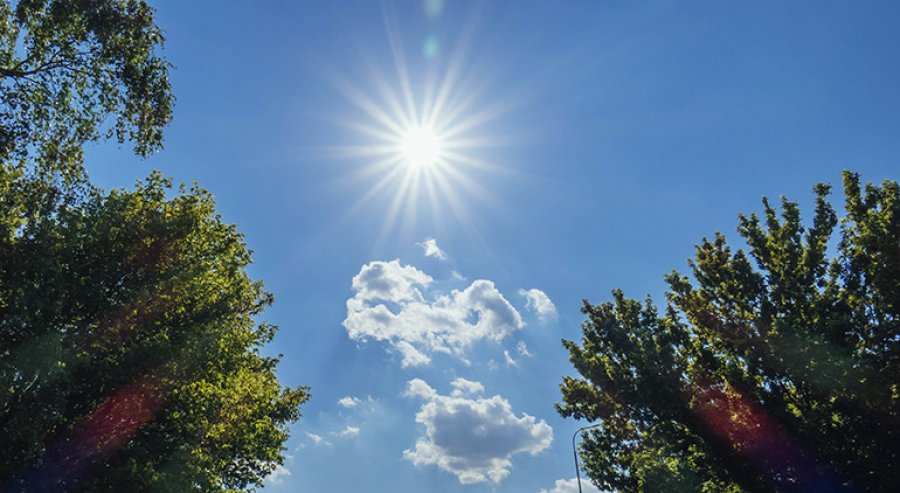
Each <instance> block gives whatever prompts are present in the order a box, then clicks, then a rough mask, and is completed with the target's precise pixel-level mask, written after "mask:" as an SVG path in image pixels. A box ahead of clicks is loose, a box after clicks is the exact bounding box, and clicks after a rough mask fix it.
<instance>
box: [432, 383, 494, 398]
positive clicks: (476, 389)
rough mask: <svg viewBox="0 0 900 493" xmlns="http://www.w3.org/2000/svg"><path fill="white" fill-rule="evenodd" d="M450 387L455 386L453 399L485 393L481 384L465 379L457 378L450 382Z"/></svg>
mask: <svg viewBox="0 0 900 493" xmlns="http://www.w3.org/2000/svg"><path fill="white" fill-rule="evenodd" d="M426 385H427V384H426ZM450 385H452V386H453V392H451V393H450V395H452V396H453V397H459V396H461V395H465V394H483V393H484V385H481V382H473V381H471V380H466V379H465V378H457V379H456V380H454V381H452V382H450Z"/></svg>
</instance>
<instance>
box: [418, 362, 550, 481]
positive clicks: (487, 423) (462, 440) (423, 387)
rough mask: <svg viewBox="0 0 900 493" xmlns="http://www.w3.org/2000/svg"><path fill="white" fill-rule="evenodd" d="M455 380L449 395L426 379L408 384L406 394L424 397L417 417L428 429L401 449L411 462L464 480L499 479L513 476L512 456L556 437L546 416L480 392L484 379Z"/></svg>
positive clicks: (542, 446)
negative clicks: (522, 410)
mask: <svg viewBox="0 0 900 493" xmlns="http://www.w3.org/2000/svg"><path fill="white" fill-rule="evenodd" d="M452 385H453V387H454V391H453V392H451V394H450V395H440V394H438V392H437V391H436V390H435V389H433V388H432V387H431V386H430V385H428V383H427V382H425V381H424V380H422V379H418V378H417V379H413V380H410V381H409V382H408V384H407V391H406V393H405V395H407V396H412V397H419V398H421V399H422V400H423V401H424V402H423V404H422V407H421V408H420V409H419V412H418V413H416V422H418V423H420V424H422V425H424V426H425V434H424V436H422V437H420V438H419V439H418V440H417V441H416V445H415V447H414V448H412V449H407V450H405V451H404V452H403V457H404V458H405V459H406V460H409V461H410V462H412V463H413V464H415V465H435V466H437V467H439V468H440V469H442V470H444V471H447V472H449V473H451V474H453V475H455V476H456V477H457V479H458V480H459V482H460V483H462V484H472V483H482V482H488V481H490V482H493V483H495V484H497V483H499V482H500V481H502V480H503V478H505V477H506V476H508V475H509V472H510V469H511V468H512V458H513V456H514V455H516V454H522V453H528V454H531V455H536V454H538V453H540V452H541V451H543V450H545V449H546V448H547V447H549V446H550V443H551V442H552V441H553V429H552V428H551V427H550V425H548V424H547V423H546V421H544V420H540V421H538V420H537V419H535V418H534V417H533V416H529V415H527V414H522V415H521V416H516V415H515V413H513V411H512V408H511V406H510V405H509V401H507V400H506V399H504V398H503V397H501V396H499V395H495V396H493V397H484V396H483V395H481V394H482V393H483V392H484V386H483V385H481V383H479V382H473V381H470V380H465V379H462V378H458V379H456V380H454V381H453V384H452Z"/></svg>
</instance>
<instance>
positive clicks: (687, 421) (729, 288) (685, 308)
mask: <svg viewBox="0 0 900 493" xmlns="http://www.w3.org/2000/svg"><path fill="white" fill-rule="evenodd" d="M843 182H844V195H845V199H846V205H845V209H846V217H845V218H844V219H843V220H842V221H841V222H840V227H839V228H837V231H836V226H838V220H837V214H836V212H835V210H834V209H833V207H832V206H831V205H830V204H829V202H828V197H827V196H828V194H829V187H828V186H827V185H822V184H820V185H818V186H816V187H815V193H816V197H817V200H816V208H815V213H814V217H813V220H812V224H811V226H804V224H803V222H802V221H801V217H800V211H799V208H798V206H797V204H796V203H794V202H790V201H788V200H786V199H783V200H782V204H781V211H780V214H779V211H777V210H776V209H775V208H774V207H772V206H771V205H770V203H769V202H768V201H767V200H766V199H763V204H764V213H763V217H762V218H760V217H757V216H756V215H755V214H754V215H751V216H749V217H746V216H743V215H741V216H740V226H739V228H738V232H739V233H740V235H741V236H742V237H743V239H744V240H745V241H746V246H747V250H748V252H749V255H748V254H747V253H745V252H744V251H743V250H737V251H736V252H733V251H732V250H731V248H730V247H729V246H728V244H727V243H726V241H725V238H724V237H723V236H722V235H720V234H718V233H717V234H716V235H715V237H714V238H713V239H712V240H711V241H708V240H706V239H704V240H703V241H702V242H701V243H700V244H699V245H698V246H697V247H696V255H695V256H694V258H693V259H692V260H691V261H689V264H690V268H691V271H692V275H691V276H690V277H688V276H685V275H681V274H679V273H677V272H673V273H671V274H669V275H668V276H667V277H666V281H667V283H668V285H669V290H668V292H667V304H666V309H665V310H664V313H662V314H661V313H660V311H659V310H658V309H657V308H656V307H655V306H654V304H653V302H652V301H651V300H650V299H649V298H648V299H647V300H646V301H644V302H640V301H637V300H633V299H628V298H626V297H625V296H624V295H623V294H622V292H621V291H615V292H614V293H613V300H612V301H611V302H606V303H602V304H599V305H592V304H589V303H588V302H585V304H584V308H583V312H584V313H585V314H586V315H587V320H586V321H585V322H584V324H583V326H582V329H583V337H582V340H581V343H580V344H578V343H576V342H573V341H563V344H564V345H565V347H566V348H567V349H568V351H569V357H570V360H571V362H572V364H573V365H574V367H575V369H576V370H577V371H578V373H580V375H581V376H580V377H578V378H576V377H566V378H564V380H563V383H562V385H561V390H562V394H563V401H562V402H561V403H560V404H557V409H558V411H559V413H560V414H561V415H562V416H564V417H574V418H576V419H586V420H589V421H597V422H599V423H601V425H600V426H599V427H598V428H596V429H594V430H593V431H592V432H590V433H589V434H586V436H585V440H584V442H583V444H582V446H581V452H582V454H583V458H584V464H585V471H586V472H587V474H588V475H589V476H590V478H591V479H592V480H593V481H594V483H595V484H597V485H598V486H599V487H601V488H608V489H613V490H620V491H732V492H738V491H820V492H826V491H895V490H896V485H897V484H900V467H897V464H898V461H900V414H898V413H900V406H898V403H900V388H898V385H900V364H898V363H900V191H898V186H897V183H896V182H894V181H885V182H884V183H882V185H881V186H875V185H871V184H870V185H867V186H866V187H865V190H862V189H861V187H860V182H859V178H858V176H857V175H855V174H852V173H847V172H845V173H844V175H843ZM779 215H780V217H779ZM830 251H831V252H833V254H832V255H829V252H830Z"/></svg>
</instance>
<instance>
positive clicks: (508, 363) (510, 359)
mask: <svg viewBox="0 0 900 493" xmlns="http://www.w3.org/2000/svg"><path fill="white" fill-rule="evenodd" d="M503 359H505V360H506V366H519V362H518V361H516V360H514V359H513V357H512V356H510V355H509V351H506V350H504V351H503Z"/></svg>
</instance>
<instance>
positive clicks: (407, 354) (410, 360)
mask: <svg viewBox="0 0 900 493" xmlns="http://www.w3.org/2000/svg"><path fill="white" fill-rule="evenodd" d="M394 347H395V348H397V350H398V351H400V354H401V355H403V360H402V361H401V362H400V366H402V367H403V368H406V367H409V366H422V365H427V364H428V363H431V357H429V356H428V355H427V354H423V353H422V351H419V350H418V349H416V347H415V346H413V345H412V344H410V343H408V342H406V341H402V340H401V341H397V342H395V343H394Z"/></svg>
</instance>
